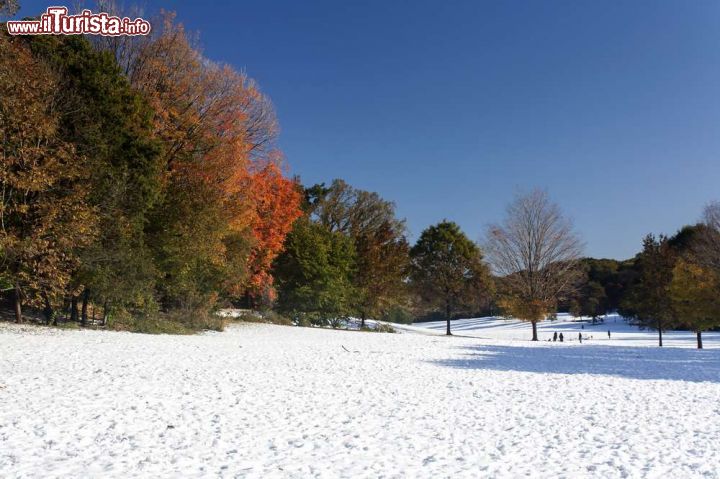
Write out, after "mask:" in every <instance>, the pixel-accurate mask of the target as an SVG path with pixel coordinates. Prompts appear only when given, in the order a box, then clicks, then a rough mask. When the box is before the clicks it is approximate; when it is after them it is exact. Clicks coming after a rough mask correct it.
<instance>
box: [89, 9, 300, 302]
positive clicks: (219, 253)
mask: <svg viewBox="0 0 720 479" xmlns="http://www.w3.org/2000/svg"><path fill="white" fill-rule="evenodd" d="M153 25H154V29H153V33H152V35H150V36H149V37H142V38H132V39H124V38H123V39H117V38H103V39H98V40H97V43H98V45H99V46H100V47H101V48H104V49H107V50H110V51H111V52H113V54H114V55H115V57H116V59H117V60H118V63H119V64H120V66H121V68H122V69H123V71H124V72H125V73H126V75H127V77H128V78H129V80H130V82H131V84H132V85H133V86H134V87H135V88H137V89H138V90H140V91H141V92H142V93H143V94H144V95H145V96H146V97H147V98H148V100H149V102H150V104H151V105H152V106H153V108H154V110H155V112H156V115H155V119H154V124H155V134H156V135H157V137H158V138H159V139H161V140H162V142H163V144H164V145H165V149H164V158H165V159H164V163H165V165H166V195H165V201H164V203H163V204H162V205H161V206H160V207H159V208H158V209H157V212H156V216H155V218H154V220H153V221H152V226H151V237H152V238H153V240H152V243H153V244H154V247H155V249H156V251H157V257H158V266H159V269H160V271H161V274H162V275H163V281H162V282H161V284H162V286H161V292H160V293H161V294H160V295H161V300H162V301H161V302H162V303H164V304H166V305H170V306H172V305H173V304H175V305H177V304H179V303H180V305H181V306H186V305H188V304H190V305H192V303H206V302H207V301H208V300H212V299H213V298H214V297H216V296H217V294H218V293H219V294H221V295H225V296H228V297H231V298H239V297H242V296H244V295H245V294H246V293H251V294H253V295H258V294H265V293H269V292H271V291H272V289H271V285H272V278H271V276H270V273H269V269H270V265H271V263H272V261H273V259H274V258H275V256H277V254H278V252H279V251H280V249H281V248H282V243H283V240H284V237H285V235H286V234H287V232H288V231H289V229H290V227H291V225H292V222H293V221H294V220H295V218H296V217H297V216H298V215H299V202H300V200H299V195H298V194H297V192H296V191H295V186H294V183H293V182H292V181H290V180H288V179H287V178H285V177H284V176H283V174H282V162H281V157H280V154H279V152H277V151H276V149H275V146H274V142H275V138H276V136H277V131H278V127H277V120H276V117H275V113H274V110H273V108H272V105H271V103H270V101H269V99H268V98H267V97H266V96H265V95H263V94H262V93H261V92H260V90H259V88H258V87H257V85H256V84H255V83H254V82H253V81H252V80H250V79H249V78H247V76H246V75H244V74H242V73H239V72H237V71H235V70H234V69H233V68H231V67H230V66H227V65H220V64H217V63H214V62H211V61H209V60H208V59H206V58H205V57H203V55H202V53H201V51H200V49H199V48H198V46H197V42H196V40H195V39H194V38H193V37H192V36H190V35H188V34H187V32H186V31H185V29H184V28H183V26H182V25H181V24H178V23H175V21H174V15H172V14H168V13H163V14H162V15H161V18H160V19H158V20H156V21H155V22H154V23H153Z"/></svg>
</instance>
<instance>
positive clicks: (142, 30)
mask: <svg viewBox="0 0 720 479" xmlns="http://www.w3.org/2000/svg"><path fill="white" fill-rule="evenodd" d="M150 29H151V28H150V22H148V21H147V20H143V19H142V18H136V19H133V20H131V19H129V18H127V17H124V18H120V17H114V16H111V15H109V14H107V13H93V12H91V11H90V10H83V11H82V12H81V13H80V14H79V15H68V9H67V8H66V7H48V9H47V11H46V12H45V13H43V14H42V15H41V16H40V20H23V21H9V22H7V30H8V33H9V34H10V35H84V34H88V35H107V36H113V37H114V36H119V35H147V34H148V33H150Z"/></svg>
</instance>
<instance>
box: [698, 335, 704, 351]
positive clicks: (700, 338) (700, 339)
mask: <svg viewBox="0 0 720 479" xmlns="http://www.w3.org/2000/svg"><path fill="white" fill-rule="evenodd" d="M697 343H698V349H702V348H703V347H702V332H701V331H698V332H697Z"/></svg>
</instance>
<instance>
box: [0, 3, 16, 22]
mask: <svg viewBox="0 0 720 479" xmlns="http://www.w3.org/2000/svg"><path fill="white" fill-rule="evenodd" d="M18 10H20V2H19V1H18V0H0V18H2V17H3V16H6V17H8V18H10V17H12V16H13V15H15V14H16V13H17V12H18Z"/></svg>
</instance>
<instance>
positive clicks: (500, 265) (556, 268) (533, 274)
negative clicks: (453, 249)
mask: <svg viewBox="0 0 720 479" xmlns="http://www.w3.org/2000/svg"><path fill="white" fill-rule="evenodd" d="M582 246H583V245H582V242H581V241H580V239H579V238H578V236H577V235H576V234H575V232H574V230H573V226H572V223H571V222H570V221H569V220H568V219H567V218H565V217H563V215H562V213H561V212H560V208H559V207H558V206H557V205H556V204H554V203H552V202H550V199H549V198H548V195H547V193H546V192H545V191H542V190H535V191H533V192H531V193H529V194H526V195H518V196H517V197H516V198H515V200H514V201H513V202H512V203H511V204H510V205H509V206H508V208H507V217H506V218H505V221H504V222H503V223H502V224H495V225H491V226H489V227H488V230H487V239H486V245H485V252H486V254H487V258H488V260H489V262H490V264H491V265H492V267H493V269H494V273H495V274H496V275H498V276H500V277H501V280H500V292H501V297H502V299H501V306H502V307H503V309H504V310H505V311H507V312H508V313H510V314H511V315H512V316H514V317H516V318H518V319H521V320H523V321H528V322H530V323H532V329H533V341H537V340H538V337H537V323H538V322H539V321H542V320H543V319H545V317H546V316H547V315H548V314H549V313H551V312H552V311H553V309H554V308H555V307H556V305H557V302H558V300H560V299H562V298H563V295H564V294H567V293H569V292H571V291H572V290H573V289H574V287H575V284H576V279H577V278H578V273H579V270H578V261H577V260H578V259H579V258H580V254H581V252H582Z"/></svg>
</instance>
